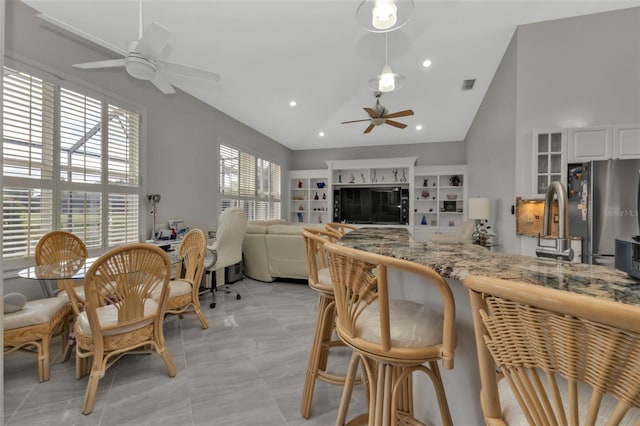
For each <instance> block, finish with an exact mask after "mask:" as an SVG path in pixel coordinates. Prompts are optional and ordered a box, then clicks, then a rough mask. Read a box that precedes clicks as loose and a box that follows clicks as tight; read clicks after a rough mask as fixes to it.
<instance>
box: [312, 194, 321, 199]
mask: <svg viewBox="0 0 640 426" xmlns="http://www.w3.org/2000/svg"><path fill="white" fill-rule="evenodd" d="M313 199H314V200H319V199H320V197H319V196H318V193H317V192H316V195H315V196H314V197H313Z"/></svg>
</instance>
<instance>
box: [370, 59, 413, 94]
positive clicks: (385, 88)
mask: <svg viewBox="0 0 640 426" xmlns="http://www.w3.org/2000/svg"><path fill="white" fill-rule="evenodd" d="M404 81H405V78H404V76H402V75H400V74H398V73H395V72H393V70H392V69H391V66H389V64H385V66H384V67H382V72H381V73H380V74H379V75H377V76H375V77H373V78H372V79H370V80H369V87H370V88H371V89H372V90H374V91H376V92H393V91H394V90H397V89H399V88H401V87H402V86H403V84H404Z"/></svg>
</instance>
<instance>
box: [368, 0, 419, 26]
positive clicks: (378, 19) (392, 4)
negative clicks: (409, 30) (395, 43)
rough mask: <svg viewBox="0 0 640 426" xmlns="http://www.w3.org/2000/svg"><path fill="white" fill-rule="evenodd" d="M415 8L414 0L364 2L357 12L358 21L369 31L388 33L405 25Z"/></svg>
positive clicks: (371, 0) (372, 0) (370, 0)
mask: <svg viewBox="0 0 640 426" xmlns="http://www.w3.org/2000/svg"><path fill="white" fill-rule="evenodd" d="M414 8H415V1H414V0H363V1H362V3H360V5H359V6H358V9H357V10H356V19H357V20H358V23H359V24H360V26H361V27H363V28H364V29H365V30H367V31H371V32H374V33H386V32H388V31H394V30H397V29H398V28H400V27H402V26H403V25H405V24H406V23H407V22H408V21H409V18H411V15H412V14H413V10H414Z"/></svg>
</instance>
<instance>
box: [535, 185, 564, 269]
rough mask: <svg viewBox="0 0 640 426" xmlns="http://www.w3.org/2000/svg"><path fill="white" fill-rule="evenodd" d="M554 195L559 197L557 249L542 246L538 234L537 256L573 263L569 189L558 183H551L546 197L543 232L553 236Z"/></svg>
mask: <svg viewBox="0 0 640 426" xmlns="http://www.w3.org/2000/svg"><path fill="white" fill-rule="evenodd" d="M554 194H555V195H557V197H558V238H557V239H556V245H555V247H551V246H543V245H541V244H540V233H538V238H537V247H536V256H538V257H551V258H554V259H558V260H568V261H571V259H573V249H572V248H571V240H570V239H569V210H567V205H568V204H569V198H568V197H567V189H566V188H565V187H564V186H563V185H562V184H561V183H560V182H558V181H554V182H551V185H549V187H548V188H547V193H546V195H545V197H544V221H543V228H542V231H543V232H544V235H545V236H550V235H551V215H552V211H551V207H552V203H553V196H554Z"/></svg>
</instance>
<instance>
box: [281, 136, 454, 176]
mask: <svg viewBox="0 0 640 426" xmlns="http://www.w3.org/2000/svg"><path fill="white" fill-rule="evenodd" d="M392 157H418V160H417V162H416V165H419V166H438V165H452V164H465V148H464V142H440V143H416V144H403V145H382V146H371V147H367V148H364V149H363V148H361V147H359V148H337V149H307V150H298V151H293V154H292V156H291V163H290V166H291V167H290V168H291V170H311V169H326V168H327V164H326V163H325V160H355V159H360V158H362V159H368V158H392Z"/></svg>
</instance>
